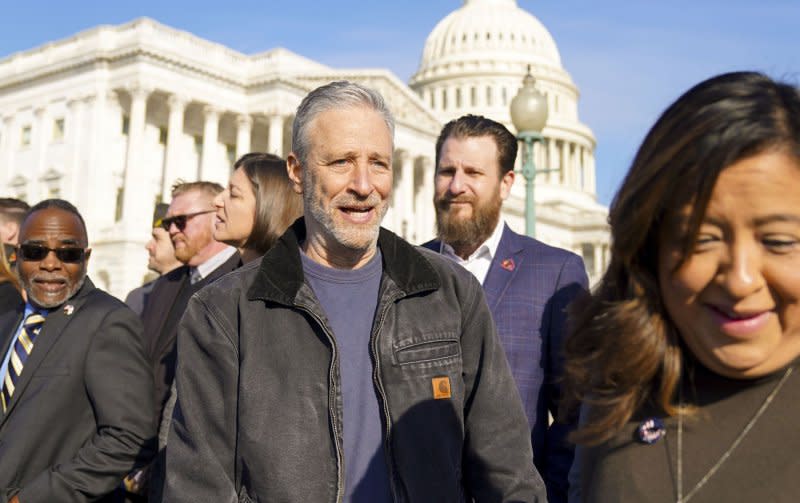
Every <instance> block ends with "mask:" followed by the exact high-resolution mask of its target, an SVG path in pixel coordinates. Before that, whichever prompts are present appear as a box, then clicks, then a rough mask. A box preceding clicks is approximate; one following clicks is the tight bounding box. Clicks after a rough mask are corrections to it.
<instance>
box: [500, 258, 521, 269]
mask: <svg viewBox="0 0 800 503" xmlns="http://www.w3.org/2000/svg"><path fill="white" fill-rule="evenodd" d="M500 267H502V268H503V269H505V270H506V271H513V270H514V268H515V267H517V264H515V263H514V259H513V258H507V259H504V260H503V261H502V262H500Z"/></svg>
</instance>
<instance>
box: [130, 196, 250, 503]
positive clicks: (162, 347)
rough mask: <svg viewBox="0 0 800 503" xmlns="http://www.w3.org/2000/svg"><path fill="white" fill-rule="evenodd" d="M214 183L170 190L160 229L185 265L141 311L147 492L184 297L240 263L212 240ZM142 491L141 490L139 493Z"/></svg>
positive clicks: (154, 480) (158, 474) (162, 434)
mask: <svg viewBox="0 0 800 503" xmlns="http://www.w3.org/2000/svg"><path fill="white" fill-rule="evenodd" d="M222 191H223V188H222V186H221V185H219V184H218V183H213V182H204V181H198V182H186V183H177V184H175V186H173V187H172V201H171V202H170V204H169V208H168V209H167V213H166V216H165V217H164V218H163V219H162V221H161V227H162V228H163V229H164V230H166V231H167V232H168V233H169V237H170V238H171V239H172V244H173V245H174V248H175V258H177V259H178V260H179V261H180V262H182V263H183V264H184V265H183V266H182V267H178V268H177V269H174V270H172V271H170V272H168V273H167V274H165V275H163V276H161V277H160V278H159V279H157V280H156V283H155V285H154V286H153V291H152V293H151V294H150V296H149V298H148V300H147V304H146V305H145V307H144V310H143V311H142V320H143V321H144V335H145V343H146V348H147V350H148V353H149V354H150V357H151V359H152V362H153V368H154V377H155V392H156V409H157V412H158V418H159V423H160V424H161V427H160V429H159V447H160V453H159V457H158V458H156V461H155V463H154V466H153V469H152V472H151V474H152V475H151V481H150V484H151V488H150V493H151V494H155V495H158V494H160V486H161V484H162V482H163V481H162V477H163V466H162V465H161V462H162V461H163V447H164V444H165V443H166V431H167V429H168V427H169V419H170V417H171V416H172V406H173V404H174V399H173V400H170V388H171V386H172V381H173V379H174V376H175V362H176V358H177V348H176V345H175V341H176V338H177V333H178V322H179V321H180V319H181V316H183V312H184V311H185V310H186V305H187V304H188V302H189V298H190V297H191V296H192V295H193V294H194V293H195V292H197V291H199V290H200V289H201V288H203V287H204V286H206V285H208V284H210V283H211V282H213V281H214V280H216V279H218V278H220V277H221V276H223V275H225V274H227V273H229V272H231V271H233V270H234V269H236V268H237V267H239V265H241V259H240V258H239V253H238V252H237V251H236V248H233V247H231V246H228V245H226V244H225V243H220V242H219V241H216V240H214V237H213V231H214V212H215V211H216V209H215V208H214V203H213V201H214V198H215V197H216V196H217V194H219V193H220V192H222ZM142 490H143V489H142Z"/></svg>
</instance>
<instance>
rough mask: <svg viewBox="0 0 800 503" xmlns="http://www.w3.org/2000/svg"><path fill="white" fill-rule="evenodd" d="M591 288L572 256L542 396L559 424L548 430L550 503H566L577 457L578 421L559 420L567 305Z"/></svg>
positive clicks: (556, 300) (555, 306)
mask: <svg viewBox="0 0 800 503" xmlns="http://www.w3.org/2000/svg"><path fill="white" fill-rule="evenodd" d="M588 287H589V280H588V278H587V277H586V269H585V268H584V266H583V261H582V260H581V259H580V257H578V256H577V255H574V254H570V255H569V258H568V259H567V260H565V261H564V264H563V266H562V268H561V271H560V273H559V276H558V281H557V282H556V288H555V292H554V294H553V296H552V297H551V299H550V302H549V303H550V305H549V306H548V316H549V318H550V320H549V327H550V329H549V333H548V334H547V335H548V337H547V341H548V349H547V380H546V382H545V384H544V386H545V390H544V393H543V394H542V396H543V397H544V399H545V400H547V410H548V411H549V412H550V414H552V416H553V418H555V421H553V423H552V424H551V425H550V427H549V428H548V429H547V441H546V454H545V460H546V465H545V469H544V470H543V472H544V473H543V476H544V479H545V481H546V485H547V498H548V501H550V503H566V501H567V489H568V487H569V483H568V481H567V478H568V477H567V476H568V474H569V470H570V467H571V466H572V459H573V454H574V447H573V446H572V445H571V444H570V443H569V442H568V441H567V434H568V433H569V432H570V431H572V430H573V429H574V428H575V424H574V423H575V420H576V419H577V418H560V417H558V403H559V401H560V399H561V387H560V379H561V376H562V375H563V368H564V365H563V348H564V337H565V336H566V331H567V311H566V309H567V306H568V305H569V304H570V303H571V302H572V301H573V300H575V298H576V297H578V296H579V295H581V294H583V293H585V292H586V291H587V290H588Z"/></svg>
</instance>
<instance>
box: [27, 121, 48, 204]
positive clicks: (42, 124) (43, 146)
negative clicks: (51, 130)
mask: <svg viewBox="0 0 800 503" xmlns="http://www.w3.org/2000/svg"><path fill="white" fill-rule="evenodd" d="M33 114H34V116H35V117H36V121H35V123H34V126H33V131H32V132H31V136H32V138H31V148H32V149H34V152H35V157H34V159H35V161H34V176H33V177H32V180H35V184H34V185H33V186H32V187H31V188H32V189H33V190H31V192H33V193H34V194H36V198H35V199H37V200H38V199H44V198H45V197H47V187H46V184H44V183H42V181H41V177H42V175H44V173H45V156H46V154H47V144H48V143H50V137H49V135H48V134H47V132H46V130H47V129H48V128H47V121H48V118H49V116H50V114H48V113H47V109H45V108H44V107H40V108H37V109H36V110H34V111H33Z"/></svg>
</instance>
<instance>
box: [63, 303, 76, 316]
mask: <svg viewBox="0 0 800 503" xmlns="http://www.w3.org/2000/svg"><path fill="white" fill-rule="evenodd" d="M73 312H75V306H73V305H72V304H67V305H66V306H64V314H66V315H67V316H71V315H72V313H73Z"/></svg>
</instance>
